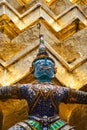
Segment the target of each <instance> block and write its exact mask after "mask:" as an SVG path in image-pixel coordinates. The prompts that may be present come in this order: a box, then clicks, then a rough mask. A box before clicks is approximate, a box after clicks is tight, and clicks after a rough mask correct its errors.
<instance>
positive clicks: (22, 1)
mask: <svg viewBox="0 0 87 130" xmlns="http://www.w3.org/2000/svg"><path fill="white" fill-rule="evenodd" d="M30 1H31V0H18V2H19V3H21V4H22V5H25V4H27V3H28V2H30Z"/></svg>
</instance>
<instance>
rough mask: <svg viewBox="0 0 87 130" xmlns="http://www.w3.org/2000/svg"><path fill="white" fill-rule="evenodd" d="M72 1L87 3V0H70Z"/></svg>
mask: <svg viewBox="0 0 87 130" xmlns="http://www.w3.org/2000/svg"><path fill="white" fill-rule="evenodd" d="M70 1H71V2H72V3H78V4H81V5H84V4H87V0H70Z"/></svg>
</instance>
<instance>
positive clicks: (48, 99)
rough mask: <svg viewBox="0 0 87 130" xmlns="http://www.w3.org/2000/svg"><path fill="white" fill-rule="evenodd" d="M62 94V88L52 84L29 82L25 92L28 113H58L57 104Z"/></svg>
mask: <svg viewBox="0 0 87 130" xmlns="http://www.w3.org/2000/svg"><path fill="white" fill-rule="evenodd" d="M63 96H64V91H63V89H62V88H60V87H58V86H55V85H53V84H50V83H40V84H39V83H36V84H31V85H30V86H28V87H27V89H26V93H25V98H26V100H27V102H28V105H29V108H30V112H29V115H36V116H41V117H42V116H49V117H50V116H54V115H56V114H58V104H60V102H61V100H62V99H63ZM56 100H57V105H56Z"/></svg>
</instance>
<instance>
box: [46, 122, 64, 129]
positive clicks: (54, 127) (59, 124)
mask: <svg viewBox="0 0 87 130" xmlns="http://www.w3.org/2000/svg"><path fill="white" fill-rule="evenodd" d="M65 124H66V123H65V122H64V121H62V120H58V121H56V122H54V123H52V124H51V125H50V128H49V130H58V129H59V128H61V127H62V126H64V125H65Z"/></svg>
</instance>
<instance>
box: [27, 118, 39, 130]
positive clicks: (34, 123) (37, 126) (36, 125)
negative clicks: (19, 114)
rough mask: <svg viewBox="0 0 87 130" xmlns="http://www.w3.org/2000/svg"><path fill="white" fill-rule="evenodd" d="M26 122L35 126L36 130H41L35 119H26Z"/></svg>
mask: <svg viewBox="0 0 87 130" xmlns="http://www.w3.org/2000/svg"><path fill="white" fill-rule="evenodd" d="M26 122H27V123H28V124H30V125H31V126H32V127H33V128H35V129H36V130H41V124H40V123H39V122H37V121H34V120H26Z"/></svg>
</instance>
